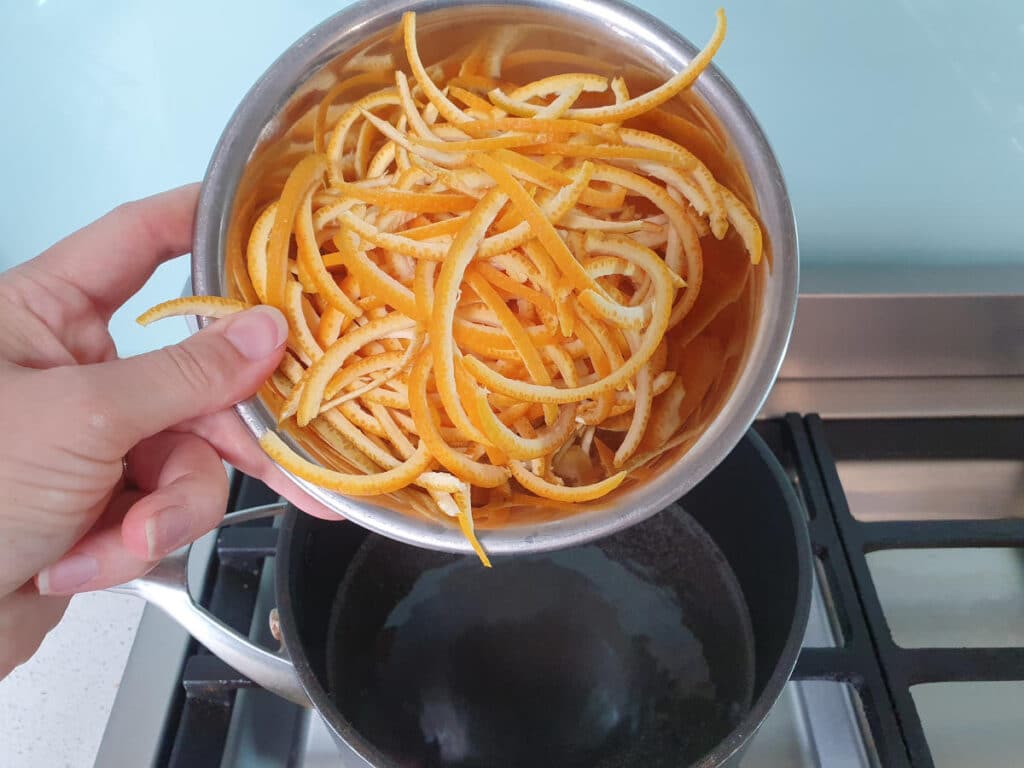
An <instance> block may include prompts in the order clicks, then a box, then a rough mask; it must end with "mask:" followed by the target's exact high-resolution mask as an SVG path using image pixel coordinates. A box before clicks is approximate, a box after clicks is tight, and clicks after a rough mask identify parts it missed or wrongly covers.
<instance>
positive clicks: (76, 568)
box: [36, 553, 100, 595]
mask: <svg viewBox="0 0 1024 768" xmlns="http://www.w3.org/2000/svg"><path fill="white" fill-rule="evenodd" d="M99 572H100V564H99V561H98V560H97V559H96V558H95V557H93V556H92V555H86V554H83V553H79V554H77V555H71V556H70V557H65V558H64V559H63V560H61V561H59V562H57V563H54V564H53V565H51V566H50V567H49V568H44V569H43V570H41V571H40V572H39V576H38V577H37V578H36V587H37V588H38V589H39V594H41V595H63V594H67V593H68V592H74V591H75V590H76V589H78V588H79V587H81V586H82V585H84V584H87V583H88V582H90V581H92V580H93V579H95V578H96V576H97V575H99Z"/></svg>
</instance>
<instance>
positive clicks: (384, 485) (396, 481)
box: [260, 432, 434, 496]
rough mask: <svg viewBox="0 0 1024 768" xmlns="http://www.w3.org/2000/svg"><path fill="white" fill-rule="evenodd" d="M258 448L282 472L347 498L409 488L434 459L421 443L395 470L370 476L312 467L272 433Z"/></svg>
mask: <svg viewBox="0 0 1024 768" xmlns="http://www.w3.org/2000/svg"><path fill="white" fill-rule="evenodd" d="M260 447H261V448H262V449H263V451H264V452H265V453H266V454H267V455H268V456H269V457H270V458H272V459H273V460H274V461H275V462H277V463H278V464H279V465H280V466H281V467H282V468H283V469H284V470H285V471H287V472H290V473H291V474H293V475H295V476H296V477H301V478H302V479H303V480H307V481H308V482H311V483H313V484H314V485H318V486H320V487H321V488H326V489H328V490H331V491H336V492H337V493H344V494H346V495H348V496H379V495H381V494H385V493H392V492H394V491H397V490H400V489H402V488H404V487H405V486H407V485H409V484H410V483H411V482H412V481H413V480H415V479H416V478H417V477H418V476H419V475H420V474H422V473H423V472H425V471H426V470H427V469H429V468H430V465H431V464H432V463H433V461H434V459H433V457H432V456H431V455H430V451H428V450H427V447H426V445H425V444H423V443H421V444H420V446H419V447H418V448H417V449H416V452H415V453H414V454H413V455H412V456H410V457H409V458H408V459H407V460H406V461H403V462H402V463H401V464H399V465H398V466H397V467H393V468H391V469H388V470H385V471H384V472H377V473H375V474H372V475H362V474H350V473H345V472H335V471H334V470H331V469H327V468H325V467H322V466H320V465H319V464H313V463H312V462H310V461H307V460H306V459H304V458H303V457H302V456H300V455H299V454H297V453H296V452H295V451H293V450H292V449H291V448H289V447H288V446H287V445H286V444H285V442H284V441H283V440H282V439H281V438H280V437H278V435H277V433H276V432H265V433H264V434H263V437H261V438H260Z"/></svg>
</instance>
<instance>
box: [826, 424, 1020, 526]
mask: <svg viewBox="0 0 1024 768" xmlns="http://www.w3.org/2000/svg"><path fill="white" fill-rule="evenodd" d="M1021 445H1022V446H1024V435H1021ZM836 467H837V469H838V470H839V480H840V481H841V482H842V484H843V490H844V491H845V492H846V501H847V503H848V504H849V506H850V512H851V514H853V516H854V517H856V518H857V519H858V520H863V521H864V522H879V521H884V520H893V519H899V520H963V519H964V518H965V517H968V518H970V519H972V520H981V519H988V520H993V519H999V518H1010V517H1024V458H1021V459H1007V460H1002V461H994V460H990V459H986V460H981V459H972V460H949V459H945V460H931V461H909V460H885V459H876V460H870V461H869V460H864V461H852V460H843V461H838V462H836Z"/></svg>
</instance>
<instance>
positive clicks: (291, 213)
mask: <svg viewBox="0 0 1024 768" xmlns="http://www.w3.org/2000/svg"><path fill="white" fill-rule="evenodd" d="M326 170H327V160H326V158H324V156H323V155H307V156H306V157H304V158H302V160H300V161H299V162H298V164H297V165H296V166H295V168H294V170H292V172H291V173H290V174H289V175H288V180H287V181H286V182H285V185H284V189H283V190H282V191H281V199H280V200H279V201H278V203H277V212H276V215H275V216H274V225H273V227H272V228H271V230H270V242H269V244H268V246H267V301H266V303H267V304H270V305H271V306H274V307H277V308H278V309H282V308H283V307H284V300H285V283H286V281H287V278H288V244H289V242H290V241H291V236H292V230H293V229H294V227H295V216H296V214H298V212H299V208H300V207H301V206H302V204H303V201H304V200H305V199H306V196H307V195H309V194H310V193H311V192H312V191H313V190H314V189H316V187H318V186H319V185H320V184H322V183H323V177H324V172H325V171H326Z"/></svg>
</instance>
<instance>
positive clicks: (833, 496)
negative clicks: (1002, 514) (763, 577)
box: [786, 415, 1024, 768]
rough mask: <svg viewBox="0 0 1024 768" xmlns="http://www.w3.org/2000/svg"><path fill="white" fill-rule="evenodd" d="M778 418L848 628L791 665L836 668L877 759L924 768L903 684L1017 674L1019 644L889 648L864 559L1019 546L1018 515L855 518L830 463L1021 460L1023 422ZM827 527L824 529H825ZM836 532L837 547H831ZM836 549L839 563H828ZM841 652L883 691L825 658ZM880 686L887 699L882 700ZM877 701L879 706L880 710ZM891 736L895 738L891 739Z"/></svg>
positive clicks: (1021, 656)
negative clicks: (858, 701) (807, 458)
mask: <svg viewBox="0 0 1024 768" xmlns="http://www.w3.org/2000/svg"><path fill="white" fill-rule="evenodd" d="M786 423H787V425H788V426H789V428H790V431H791V433H792V434H793V436H794V441H795V442H796V443H797V444H798V445H799V450H801V451H803V452H805V453H806V451H808V450H809V451H811V452H812V453H813V457H814V460H815V462H816V464H817V469H818V472H817V477H816V478H815V479H813V480H810V481H809V485H813V486H815V487H814V488H813V490H812V492H811V493H808V494H807V496H808V497H809V499H810V500H809V506H811V507H815V508H816V509H818V510H821V509H823V508H827V510H828V511H829V513H830V514H828V515H824V516H823V515H820V514H819V515H818V517H824V518H825V522H817V521H814V520H812V523H811V531H812V537H813V538H815V543H816V544H818V543H819V542H821V543H824V544H825V545H826V548H827V549H828V550H829V551H828V558H829V562H830V563H831V564H832V565H833V568H832V569H831V572H832V574H833V575H834V576H836V577H837V578H836V583H835V584H834V585H833V588H836V587H838V588H839V589H840V590H841V591H843V592H844V594H843V597H844V600H843V603H844V604H845V605H846V607H847V618H848V620H849V622H850V627H851V629H852V630H853V634H852V636H851V637H850V640H849V642H847V643H846V646H845V647H844V648H841V649H839V650H838V653H830V652H829V651H827V650H823V649H815V650H813V651H812V650H809V649H807V650H804V651H803V653H802V655H801V660H800V666H799V668H798V671H799V672H800V673H801V674H812V673H813V676H817V677H821V676H823V677H830V678H832V679H836V678H835V674H836V673H837V672H843V673H846V677H845V679H846V680H847V681H848V682H851V683H853V684H854V685H855V686H856V687H857V688H858V690H859V691H860V693H861V696H862V698H863V699H864V700H865V710H866V713H867V715H868V717H869V718H872V719H873V720H874V722H873V723H872V729H871V730H872V734H873V736H874V738H875V739H876V743H878V741H879V740H880V741H881V743H880V744H879V747H880V749H879V755H880V757H881V758H882V762H883V765H885V766H889V765H893V766H904V765H910V766H913V768H933V766H934V760H933V757H932V753H931V750H930V748H929V746H928V741H927V739H926V738H925V733H924V728H923V727H922V724H921V718H920V716H919V714H918V711H917V708H916V706H915V705H914V701H913V698H912V695H911V690H910V689H911V687H912V686H915V685H920V684H923V683H941V682H968V681H977V682H994V681H1021V680H1024V648H1020V647H1018V648H1012V647H1011V648H978V647H970V648H904V647H902V646H899V645H897V643H896V642H895V641H894V639H893V636H892V632H891V631H890V627H889V624H888V622H887V620H886V617H885V613H884V611H883V609H882V603H881V600H880V599H879V596H878V591H877V589H876V588H875V584H874V581H873V579H872V578H871V573H870V571H869V569H868V562H867V555H868V554H869V553H871V552H876V551H879V550H887V549H925V548H953V547H955V548H974V547H1024V520H1020V519H1003V520H950V521H946V520H942V521H914V522H902V521H891V522H861V521H859V520H857V519H856V518H854V516H853V515H852V514H851V512H850V507H849V505H848V503H847V500H846V494H845V493H844V491H843V487H842V484H841V483H840V479H839V472H838V468H837V464H836V461H837V460H843V459H861V460H871V459H876V460H877V459H916V460H922V459H925V460H936V459H1006V460H1020V459H1024V419H1020V418H964V419H886V420H864V419H858V420H835V421H827V422H826V421H823V420H822V419H821V418H820V417H818V416H816V415H811V416H807V417H806V418H804V419H803V420H801V419H800V418H799V417H797V416H789V417H788V418H787V419H786ZM804 463H806V462H804ZM819 483H820V486H819V485H818V484H819ZM805 490H811V489H809V488H808V489H805ZM822 504H824V505H825V507H822V506H821V505H822ZM812 514H813V512H812ZM832 526H834V532H833V531H830V530H829V529H830V528H831V527H832ZM836 534H838V538H839V541H840V542H841V550H839V549H838V548H837V547H836V546H835V539H834V537H835V535H836ZM839 551H841V553H842V560H843V561H844V562H843V563H842V566H844V567H836V565H837V563H838V562H839V559H840V558H837V556H836V555H837V553H838V552H839ZM844 571H845V573H844ZM840 574H842V575H841V577H840ZM849 586H853V587H854V588H855V590H856V601H855V602H854V601H850V600H849V597H850V594H849V590H848V587H849ZM854 606H859V609H860V611H859V614H860V615H859V616H857V615H855V614H856V613H857V611H856V610H855V607H854ZM865 629H866V630H867V631H866V633H865ZM851 651H852V655H853V656H854V657H858V658H859V660H860V661H861V662H863V664H864V665H866V666H870V667H874V668H876V669H878V670H879V671H880V673H881V676H882V678H883V680H884V684H885V685H884V690H883V689H882V688H881V687H880V686H879V684H878V680H877V679H876V678H875V675H874V673H873V672H871V673H869V674H867V675H863V674H860V672H863V667H860V668H859V669H858V672H854V671H853V670H852V668H848V667H847V665H846V664H844V663H835V662H836V659H835V658H833V659H828V658H826V657H828V656H830V655H831V656H833V657H836V656H838V657H840V659H841V660H842V661H843V662H845V661H846V660H848V659H849V658H850V656H849V655H848V654H849V652H851ZM838 679H843V677H840V678H838ZM883 692H884V693H886V694H887V695H888V700H887V701H886V700H885V699H884V698H883ZM879 702H882V703H883V704H885V706H883V707H880V706H879ZM893 719H895V722H893ZM897 735H898V736H899V740H897V739H896V738H895V737H896V736H897Z"/></svg>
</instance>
